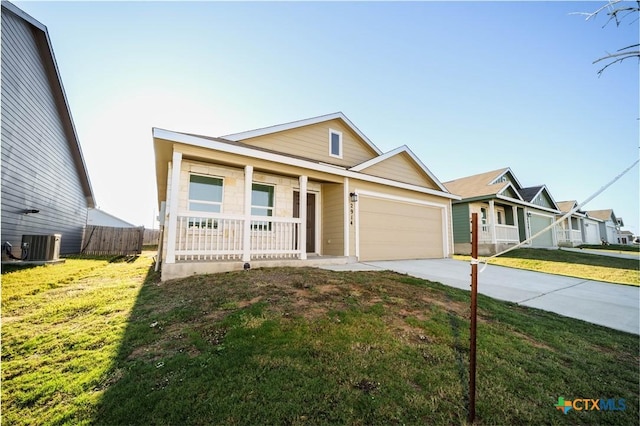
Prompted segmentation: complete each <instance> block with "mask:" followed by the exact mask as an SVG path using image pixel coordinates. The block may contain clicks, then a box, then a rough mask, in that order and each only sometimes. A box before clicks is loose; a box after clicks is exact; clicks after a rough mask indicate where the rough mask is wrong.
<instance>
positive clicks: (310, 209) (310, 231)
mask: <svg viewBox="0 0 640 426" xmlns="http://www.w3.org/2000/svg"><path fill="white" fill-rule="evenodd" d="M293 217H300V192H298V191H294V192H293ZM306 233H307V253H315V252H316V194H312V193H309V192H307V223H306Z"/></svg>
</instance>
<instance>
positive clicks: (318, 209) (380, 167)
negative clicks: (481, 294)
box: [153, 112, 459, 279]
mask: <svg viewBox="0 0 640 426" xmlns="http://www.w3.org/2000/svg"><path fill="white" fill-rule="evenodd" d="M153 138H154V148H155V158H156V180H157V186H158V203H159V206H160V211H161V212H164V214H161V221H162V226H161V229H163V238H162V244H161V248H160V259H161V260H162V277H163V279H168V278H171V277H178V276H185V275H191V274H193V273H198V272H212V271H221V270H230V269H240V268H242V267H243V264H244V263H245V262H251V267H255V266H260V265H263V264H265V263H263V262H261V261H267V263H266V264H271V265H276V264H285V263H286V262H284V263H283V259H289V260H293V261H290V262H288V263H286V264H303V265H304V264H311V262H310V261H311V260H312V259H313V260H314V261H318V260H321V259H323V258H327V257H329V258H331V260H332V261H333V262H336V261H344V262H348V261H355V260H362V261H366V260H382V259H412V258H443V257H448V256H450V254H451V253H452V244H453V239H452V234H451V200H457V199H459V197H457V196H455V195H452V194H451V193H450V192H449V191H447V189H446V188H445V187H444V185H442V183H441V182H440V181H439V180H438V179H437V178H436V177H435V176H434V175H433V174H432V173H431V172H430V171H429V169H427V167H426V166H425V165H424V164H423V163H422V162H421V161H420V160H419V159H418V158H417V157H416V156H415V154H414V153H413V152H411V150H410V149H409V148H408V147H406V146H401V147H399V148H397V149H394V150H392V151H390V152H387V153H384V154H383V153H382V152H381V151H380V150H379V149H378V148H377V147H376V146H375V145H374V144H373V143H372V142H371V141H370V140H369V139H368V138H367V137H366V136H365V135H364V134H362V133H361V132H360V130H359V129H358V128H357V127H356V126H355V125H353V123H351V121H349V119H347V117H345V116H344V114H342V113H340V112H338V113H334V114H329V115H325V116H320V117H315V118H310V119H305V120H300V121H296V122H292V123H286V124H281V125H276V126H272V127H267V128H262V129H258V130H252V131H248V132H243V133H237V134H232V135H227V136H224V137H220V138H214V137H205V136H198V135H192V134H185V133H178V132H172V131H168V130H162V129H153ZM229 261H230V262H229Z"/></svg>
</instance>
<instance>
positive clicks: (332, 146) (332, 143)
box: [329, 129, 342, 158]
mask: <svg viewBox="0 0 640 426" xmlns="http://www.w3.org/2000/svg"><path fill="white" fill-rule="evenodd" d="M329 155H330V156H331V157H336V158H342V132H339V131H337V130H333V129H329Z"/></svg>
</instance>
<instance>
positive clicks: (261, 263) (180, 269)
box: [162, 254, 357, 281]
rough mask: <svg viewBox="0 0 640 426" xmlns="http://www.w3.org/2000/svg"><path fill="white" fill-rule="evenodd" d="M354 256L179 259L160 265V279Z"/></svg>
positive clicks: (353, 259)
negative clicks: (245, 259)
mask: <svg viewBox="0 0 640 426" xmlns="http://www.w3.org/2000/svg"><path fill="white" fill-rule="evenodd" d="M356 262H357V259H356V257H355V256H320V255H316V254H313V255H309V256H307V258H306V259H298V258H290V257H289V258H277V257H272V258H269V259H258V260H252V261H250V262H243V261H239V260H237V259H236V260H233V259H232V260H219V261H217V262H211V261H206V260H200V261H198V260H181V261H178V262H176V263H168V264H164V265H162V281H166V280H172V279H176V278H184V277H188V276H191V275H200V274H217V273H220V272H231V271H242V270H243V269H245V264H246V263H249V267H250V268H251V269H257V268H274V267H303V266H308V267H319V266H322V265H346V264H348V263H356Z"/></svg>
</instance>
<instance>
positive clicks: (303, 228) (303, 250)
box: [298, 176, 308, 260]
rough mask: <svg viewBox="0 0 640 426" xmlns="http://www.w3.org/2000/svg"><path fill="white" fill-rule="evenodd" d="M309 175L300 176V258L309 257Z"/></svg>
mask: <svg viewBox="0 0 640 426" xmlns="http://www.w3.org/2000/svg"><path fill="white" fill-rule="evenodd" d="M307 179H308V178H307V176H300V222H301V223H300V231H299V232H298V235H299V236H300V259H302V260H305V259H306V258H307Z"/></svg>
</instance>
